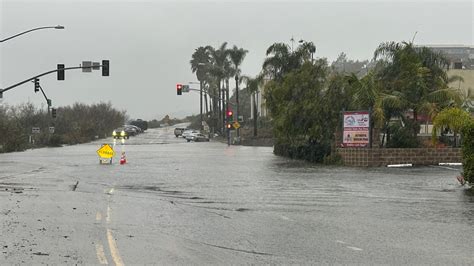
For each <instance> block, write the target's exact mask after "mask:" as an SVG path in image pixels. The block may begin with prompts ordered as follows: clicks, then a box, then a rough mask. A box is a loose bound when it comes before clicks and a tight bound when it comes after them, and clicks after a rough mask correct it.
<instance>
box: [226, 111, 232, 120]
mask: <svg viewBox="0 0 474 266" xmlns="http://www.w3.org/2000/svg"><path fill="white" fill-rule="evenodd" d="M226 115H227V121H228V122H231V121H233V120H234V112H233V111H232V110H230V109H227V112H226Z"/></svg>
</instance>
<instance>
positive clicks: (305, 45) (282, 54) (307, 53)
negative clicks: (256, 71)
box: [263, 42, 316, 81]
mask: <svg viewBox="0 0 474 266" xmlns="http://www.w3.org/2000/svg"><path fill="white" fill-rule="evenodd" d="M315 52H316V46H315V45H314V44H313V42H302V43H301V44H300V45H299V46H298V47H297V49H296V50H295V51H292V49H291V48H290V46H288V45H287V44H285V43H274V44H272V45H271V46H270V47H268V49H267V52H266V56H267V58H266V59H265V61H264V62H263V71H264V72H265V74H266V75H267V76H269V77H271V78H273V79H275V80H276V81H281V80H282V79H283V77H284V76H285V75H286V74H288V73H290V72H291V71H292V70H295V69H297V68H299V67H301V66H302V65H303V63H304V62H308V61H310V60H311V62H312V61H313V56H314V53H315Z"/></svg>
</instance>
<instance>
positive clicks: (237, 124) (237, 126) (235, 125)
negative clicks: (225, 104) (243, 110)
mask: <svg viewBox="0 0 474 266" xmlns="http://www.w3.org/2000/svg"><path fill="white" fill-rule="evenodd" d="M232 126H234V128H235V129H238V128H239V127H240V124H239V122H237V121H235V122H234V123H233V124H232Z"/></svg>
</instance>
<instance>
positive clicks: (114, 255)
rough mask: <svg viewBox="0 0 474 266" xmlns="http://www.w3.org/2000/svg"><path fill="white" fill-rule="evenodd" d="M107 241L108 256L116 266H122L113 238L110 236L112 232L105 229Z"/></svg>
mask: <svg viewBox="0 0 474 266" xmlns="http://www.w3.org/2000/svg"><path fill="white" fill-rule="evenodd" d="M107 240H108V241H109V248H110V255H112V259H113V260H114V262H115V265H116V266H123V265H124V264H123V261H122V258H121V257H120V254H119V252H118V248H117V243H116V242H115V239H114V237H113V236H112V231H111V230H110V229H107Z"/></svg>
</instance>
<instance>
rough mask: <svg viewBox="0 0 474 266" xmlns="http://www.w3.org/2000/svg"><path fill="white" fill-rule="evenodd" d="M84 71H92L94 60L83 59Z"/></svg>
mask: <svg viewBox="0 0 474 266" xmlns="http://www.w3.org/2000/svg"><path fill="white" fill-rule="evenodd" d="M82 72H92V61H82Z"/></svg>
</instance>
